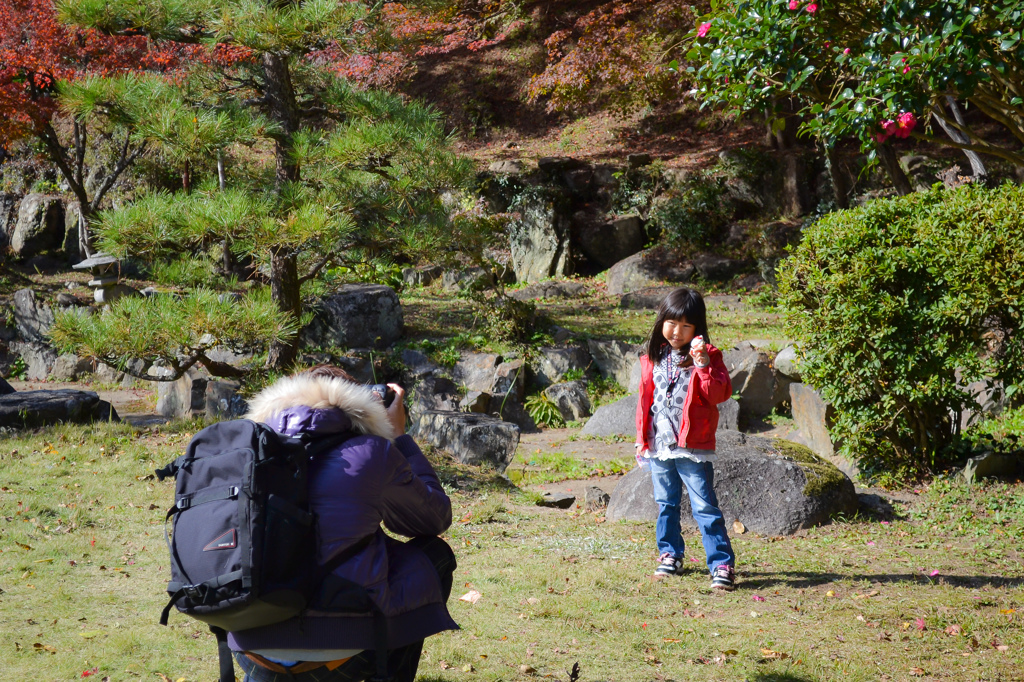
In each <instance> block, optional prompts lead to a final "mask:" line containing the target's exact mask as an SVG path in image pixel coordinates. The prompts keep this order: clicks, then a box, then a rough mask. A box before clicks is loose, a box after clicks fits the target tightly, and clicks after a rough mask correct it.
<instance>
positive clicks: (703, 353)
mask: <svg viewBox="0 0 1024 682" xmlns="http://www.w3.org/2000/svg"><path fill="white" fill-rule="evenodd" d="M690 357H691V358H693V364H694V365H696V366H697V367H707V365H708V363H710V362H711V357H710V356H709V355H708V349H707V346H706V345H705V344H704V337H702V336H695V337H693V340H692V341H690Z"/></svg>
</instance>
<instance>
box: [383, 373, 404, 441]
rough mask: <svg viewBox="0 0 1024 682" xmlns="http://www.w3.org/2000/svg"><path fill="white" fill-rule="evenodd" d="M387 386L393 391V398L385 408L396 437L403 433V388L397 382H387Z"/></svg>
mask: <svg viewBox="0 0 1024 682" xmlns="http://www.w3.org/2000/svg"><path fill="white" fill-rule="evenodd" d="M388 387H389V388H390V389H391V390H393V391H394V392H395V399H394V400H392V401H391V404H390V405H389V406H388V408H387V411H388V421H389V422H391V427H392V428H393V429H394V430H395V436H396V437H397V436H401V435H403V434H404V433H405V389H404V388H402V387H401V386H399V385H398V384H388Z"/></svg>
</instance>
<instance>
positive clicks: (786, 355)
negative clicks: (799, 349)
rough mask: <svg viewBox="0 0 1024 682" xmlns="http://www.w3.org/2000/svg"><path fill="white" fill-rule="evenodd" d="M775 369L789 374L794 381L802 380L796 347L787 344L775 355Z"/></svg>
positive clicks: (785, 374)
mask: <svg viewBox="0 0 1024 682" xmlns="http://www.w3.org/2000/svg"><path fill="white" fill-rule="evenodd" d="M775 371H776V372H778V373H779V374H782V375H783V376H787V377H789V378H790V379H792V380H793V381H801V376H800V366H799V360H798V359H797V357H796V348H794V347H793V346H786V347H785V348H783V349H782V350H781V351H779V354H778V355H776V356H775Z"/></svg>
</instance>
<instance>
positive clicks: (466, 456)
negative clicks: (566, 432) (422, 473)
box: [412, 410, 519, 472]
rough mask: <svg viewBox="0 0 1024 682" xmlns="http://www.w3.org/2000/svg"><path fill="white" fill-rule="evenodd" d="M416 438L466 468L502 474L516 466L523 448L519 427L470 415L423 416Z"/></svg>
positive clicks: (442, 413)
mask: <svg viewBox="0 0 1024 682" xmlns="http://www.w3.org/2000/svg"><path fill="white" fill-rule="evenodd" d="M412 434H413V435H414V436H415V437H416V439H417V440H418V441H419V442H421V443H425V444H429V445H433V446H434V447H436V448H438V449H440V450H444V451H445V452H447V453H449V454H450V455H451V456H452V457H454V458H455V459H456V460H458V461H459V462H462V463H463V464H474V465H482V464H487V465H490V466H493V467H494V468H495V469H497V470H498V471H499V472H501V471H504V470H505V468H506V467H508V465H509V463H511V462H512V458H513V457H514V456H515V454H516V448H517V447H518V446H519V427H518V426H516V425H515V424H512V423H509V422H504V421H501V420H500V419H497V418H496V417H489V416H487V415H483V414H472V413H467V412H446V411H439V410H437V411H427V412H423V413H421V414H420V415H418V417H417V418H416V420H415V422H414V424H413V428H412Z"/></svg>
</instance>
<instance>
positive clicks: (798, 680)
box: [746, 673, 817, 682]
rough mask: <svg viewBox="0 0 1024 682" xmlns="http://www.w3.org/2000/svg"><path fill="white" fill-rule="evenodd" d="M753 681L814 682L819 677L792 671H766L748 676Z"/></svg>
mask: <svg viewBox="0 0 1024 682" xmlns="http://www.w3.org/2000/svg"><path fill="white" fill-rule="evenodd" d="M746 679H748V680H750V681H751V682H814V680H816V679H817V678H814V677H804V676H803V675H794V674H792V673H765V674H763V675H754V676H753V677H748V678H746Z"/></svg>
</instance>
